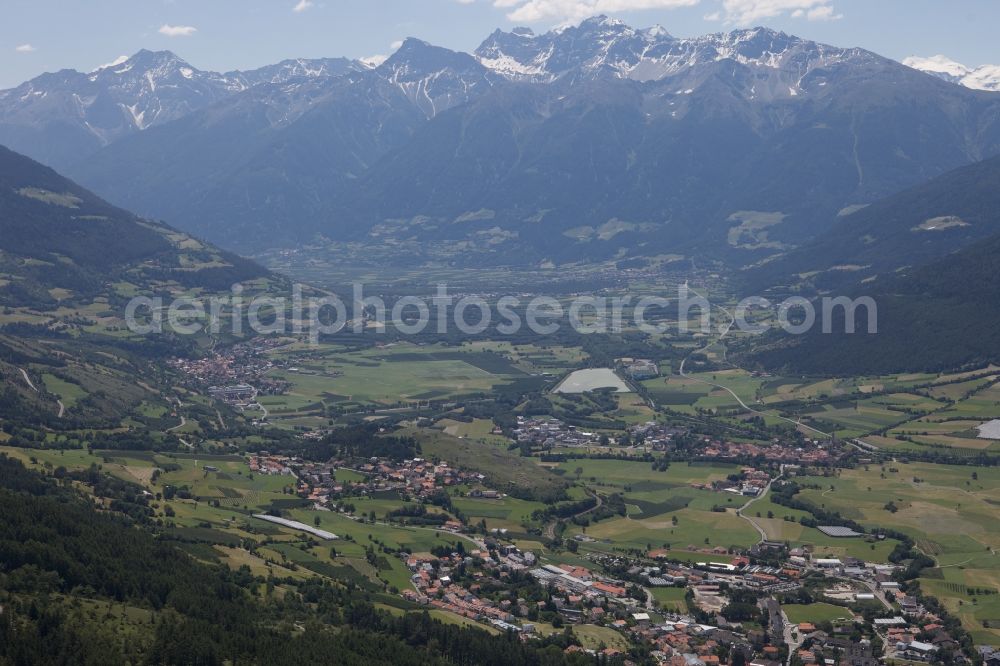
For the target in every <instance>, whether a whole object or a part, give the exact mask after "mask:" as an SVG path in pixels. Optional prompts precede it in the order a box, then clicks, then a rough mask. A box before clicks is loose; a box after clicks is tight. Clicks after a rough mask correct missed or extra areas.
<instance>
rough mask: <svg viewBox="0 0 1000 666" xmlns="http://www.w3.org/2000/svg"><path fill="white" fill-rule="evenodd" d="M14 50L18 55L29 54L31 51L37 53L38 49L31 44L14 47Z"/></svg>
mask: <svg viewBox="0 0 1000 666" xmlns="http://www.w3.org/2000/svg"><path fill="white" fill-rule="evenodd" d="M14 50H15V51H17V52H18V53H31V52H32V51H37V50H38V49H36V48H35V47H34V46H32V45H31V44H18V45H17V46H15V47H14Z"/></svg>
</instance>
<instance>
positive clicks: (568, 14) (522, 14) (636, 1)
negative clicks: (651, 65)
mask: <svg viewBox="0 0 1000 666" xmlns="http://www.w3.org/2000/svg"><path fill="white" fill-rule="evenodd" d="M459 1H460V2H462V0H459ZM700 1H701V0H493V6H494V7H499V8H502V9H509V10H510V11H509V12H508V13H507V18H509V19H510V20H511V21H522V22H524V23H536V22H538V21H545V20H557V21H579V20H581V19H585V18H588V17H590V16H595V15H597V14H614V13H617V12H627V11H638V10H643V9H676V8H678V7H693V6H695V5H697V4H698V3H699V2H700ZM463 4H468V3H463Z"/></svg>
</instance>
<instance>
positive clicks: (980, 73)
mask: <svg viewBox="0 0 1000 666" xmlns="http://www.w3.org/2000/svg"><path fill="white" fill-rule="evenodd" d="M903 64H904V65H906V66H907V67H912V68H913V69H917V70H920V71H921V72H924V73H925V74H930V75H931V76H936V77H937V78H939V79H944V80H945V81H948V82H950V83H956V84H958V85H961V86H965V87H966V88H972V89H973V90H988V91H991V92H1000V65H981V66H979V67H975V68H972V67H967V66H966V65H963V64H962V63H960V62H956V61H955V60H952V59H951V58H949V57H947V56H943V55H936V56H931V57H929V58H922V57H919V56H910V57H909V58H906V59H905V60H903Z"/></svg>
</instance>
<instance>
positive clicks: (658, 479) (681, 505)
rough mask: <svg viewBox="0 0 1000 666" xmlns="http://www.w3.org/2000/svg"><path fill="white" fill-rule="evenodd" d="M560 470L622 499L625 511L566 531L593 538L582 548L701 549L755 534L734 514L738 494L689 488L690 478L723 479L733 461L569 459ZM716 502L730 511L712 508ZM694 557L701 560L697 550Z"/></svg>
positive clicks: (741, 542)
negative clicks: (666, 463)
mask: <svg viewBox="0 0 1000 666" xmlns="http://www.w3.org/2000/svg"><path fill="white" fill-rule="evenodd" d="M558 469H561V470H563V475H564V476H565V477H566V478H568V479H573V480H577V481H578V483H580V484H582V485H584V486H586V487H587V488H588V489H590V490H591V491H592V492H594V493H597V494H598V495H600V496H604V497H607V496H608V495H610V494H613V493H617V494H620V495H622V497H623V499H624V502H625V507H626V515H625V516H621V517H614V518H607V519H605V520H601V521H599V522H596V523H593V524H591V525H589V526H587V527H578V526H572V527H571V528H570V529H569V530H567V534H568V535H573V534H581V535H585V536H586V537H588V538H589V539H594V540H595V541H589V540H588V541H584V542H583V543H581V545H580V548H581V550H587V549H591V550H607V549H608V548H609V547H618V548H636V549H639V550H648V549H650V548H668V549H674V550H679V551H684V550H688V549H689V548H690V547H692V546H693V547H695V548H697V549H699V550H700V549H710V548H714V547H716V546H722V547H723V548H729V547H731V546H744V547H746V546H750V545H752V544H754V543H756V542H757V541H758V539H759V536H758V535H757V532H756V530H754V528H753V527H752V526H751V525H750V524H749V523H748V522H747V521H746V520H743V519H742V518H740V517H739V516H737V515H736V509H737V508H739V506H741V505H742V504H743V501H742V500H741V499H740V498H738V497H734V496H733V495H731V494H728V493H715V492H711V491H706V490H698V489H695V488H692V487H691V484H692V483H709V482H711V481H714V480H721V479H724V478H726V476H728V475H729V474H732V473H733V472H734V471H738V469H739V468H738V467H737V466H735V465H732V466H729V465H687V464H682V463H677V464H674V465H671V466H670V468H669V469H667V470H665V471H663V472H657V471H653V470H652V468H651V466H650V465H649V464H648V463H642V462H628V461H620V460H570V461H567V462H565V463H561V464H560V465H559V466H558ZM717 505H721V506H724V507H727V509H728V510H727V511H721V512H720V511H713V510H712V509H713V507H715V506H717ZM706 540H707V541H706ZM698 557H699V559H705V558H704V556H703V555H701V554H699V555H698Z"/></svg>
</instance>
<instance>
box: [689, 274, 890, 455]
mask: <svg viewBox="0 0 1000 666" xmlns="http://www.w3.org/2000/svg"><path fill="white" fill-rule="evenodd" d="M691 291H692V292H694V293H695V294H697V293H698V292H695V291H694V289H692V290H691ZM698 295H700V294H698ZM705 300H706V301H707V300H708V299H707V298H706V299H705ZM715 307H717V308H719V309H720V310H722V311H723V312H725V313H726V315H728V316H729V323H728V324H727V325H726V327H725V328H724V329H723V330H722V332H721V333H720V334H719V337H717V338H715V339H714V340H711V341H709V342H708V343H707V344H705V345H704V346H703V347H700V348H698V349H696V350H694V351H692V352H691V353H690V354H688V355H687V356H685V357H684V359H683V360H681V365H680V368H678V370H677V373H678V374H679V375H680V376H681V377H684V378H685V379H690V380H692V381H696V382H699V383H701V384H707V385H708V386H712V387H714V388H717V389H721V390H723V391H725V392H726V393H728V394H729V395H731V396H733V398H734V399H735V400H736V402H738V403H739V405H740V407H742V408H743V409H745V410H747V411H748V412H750V413H752V414H757V415H758V416H767V417H771V418H774V419H779V420H781V421H785V422H786V423H791V424H792V425H794V426H795V427H796V428H801V429H803V430H808V431H810V432H814V433H816V434H817V435H821V436H823V437H829V438H833V434H832V433H828V432H823V431H822V430H819V429H817V428H813V427H812V426H807V425H805V424H804V423H802V422H801V421H797V420H795V419H790V418H787V417H785V416H780V415H778V414H775V413H773V412H762V411H760V410H758V409H754V408H753V407H751V406H750V405H748V404H746V403H745V402H743V398H741V397H740V396H738V395H737V394H736V392H735V391H733V390H732V389H731V388H729V387H728V386H726V385H724V384H716V383H715V382H710V381H708V380H706V379H702V378H700V377H695V376H693V375H690V374H688V373H687V372H685V370H684V366H685V364H687V362H688V359H690V358H691V357H692V356H693V355H695V354H697V353H700V352H704V351H705V350H707V349H708V348H709V347H711V346H712V345H716V344H718V343H720V342H722V341H723V339H725V337H726V336H727V335H729V333H730V331H732V330H733V326H734V325H735V324H736V317H735V316H734V315H733V313H732V312H730V311H729V310H727V309H726V308H724V307H722V306H721V305H716V306H715ZM849 443H850V444H851V445H852V446H854V447H855V448H857V449H859V450H861V451H866V452H870V450H871V449H870V445H869V444H866V443H865V442H863V441H862V440H856V441H851V442H849Z"/></svg>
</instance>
